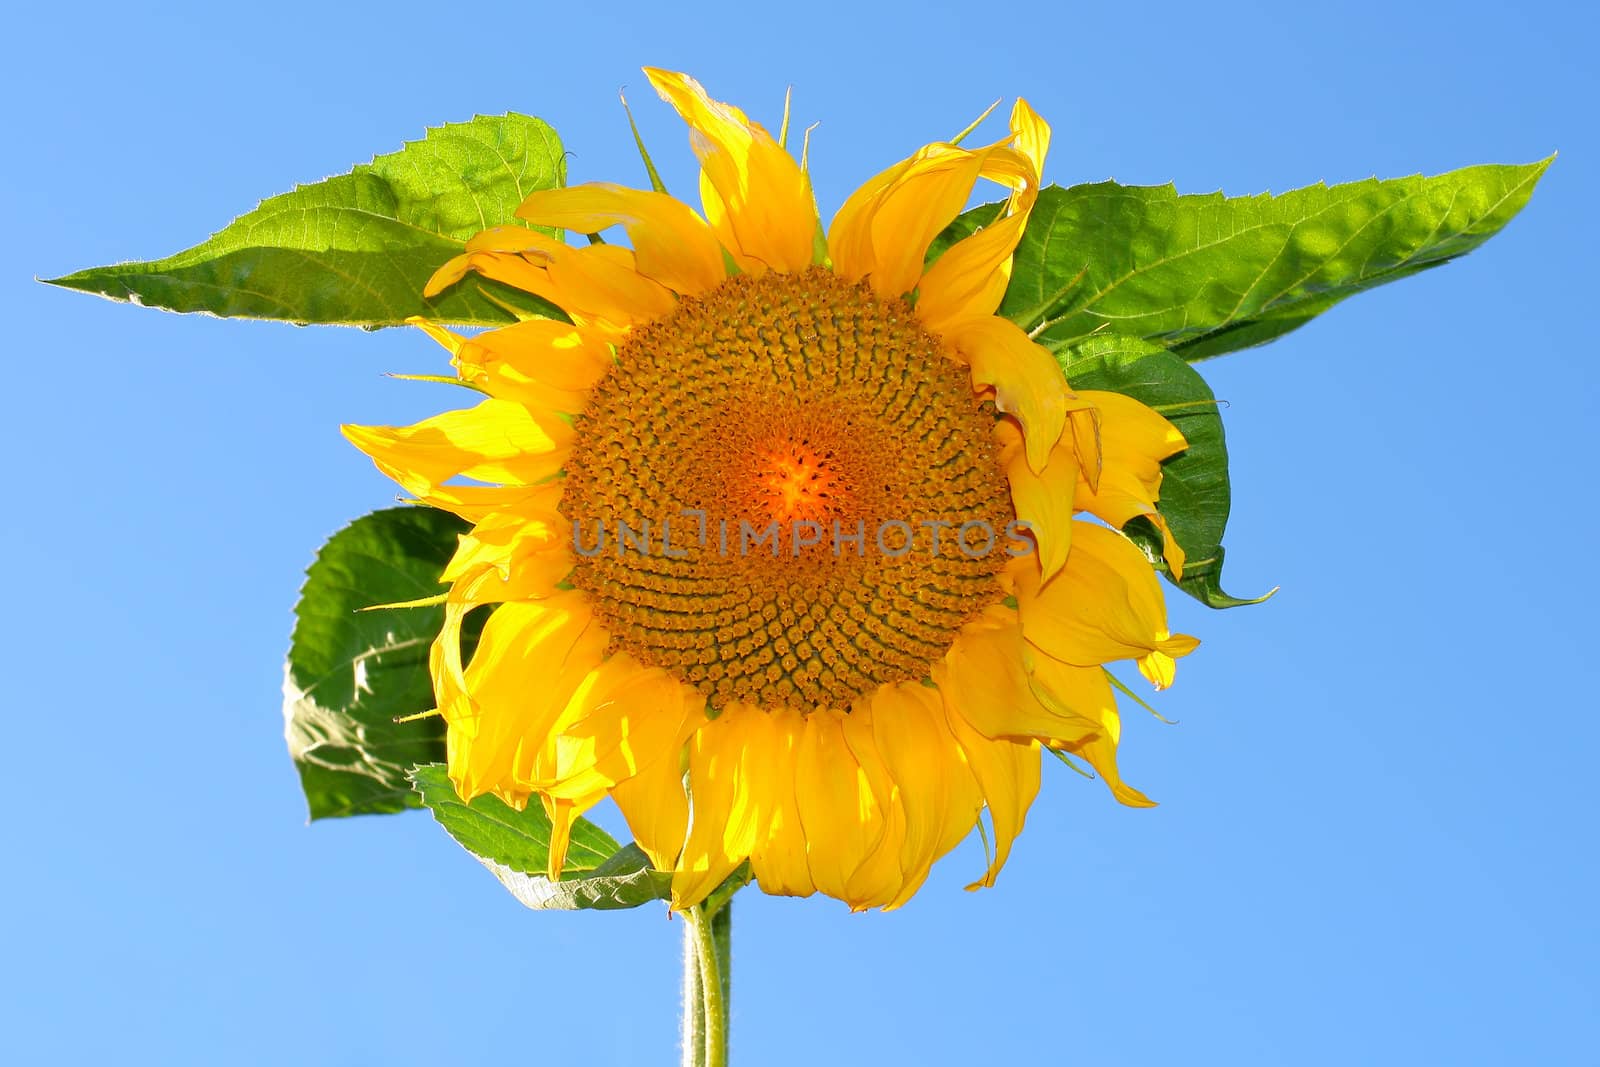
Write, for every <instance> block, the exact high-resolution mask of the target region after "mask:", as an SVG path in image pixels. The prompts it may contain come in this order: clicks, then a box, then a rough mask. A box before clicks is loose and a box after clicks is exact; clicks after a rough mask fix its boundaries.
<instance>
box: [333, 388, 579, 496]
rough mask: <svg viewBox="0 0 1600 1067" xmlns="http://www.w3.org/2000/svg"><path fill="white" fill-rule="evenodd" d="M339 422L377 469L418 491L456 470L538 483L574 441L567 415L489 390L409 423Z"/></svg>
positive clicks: (489, 478)
mask: <svg viewBox="0 0 1600 1067" xmlns="http://www.w3.org/2000/svg"><path fill="white" fill-rule="evenodd" d="M341 429H342V430H343V432H344V435H345V437H347V438H349V440H350V442H351V443H352V444H354V445H355V446H356V447H357V448H359V449H360V450H361V451H363V452H365V453H366V454H367V455H368V456H371V457H372V460H373V462H374V463H376V464H377V466H378V469H379V470H381V471H383V473H385V474H387V475H388V476H389V477H391V478H393V479H394V480H395V481H396V482H398V483H400V485H401V486H402V487H404V488H405V489H406V490H407V491H408V492H411V493H414V494H416V495H418V496H421V495H423V494H425V493H428V492H429V491H430V490H432V489H433V488H434V487H435V486H439V485H442V484H443V483H444V482H446V481H448V480H449V479H451V478H454V477H456V476H458V475H459V476H461V477H464V478H472V479H474V480H476V481H481V482H500V483H503V484H511V485H533V484H535V483H537V482H541V481H543V480H544V479H546V478H549V477H550V476H551V475H553V474H555V473H556V472H557V471H559V470H560V469H561V467H562V464H564V463H565V462H566V457H567V452H568V450H569V449H570V448H571V445H572V427H571V426H569V425H568V424H567V423H566V422H564V421H562V420H561V419H559V418H557V417H556V416H554V415H551V414H544V413H535V412H532V411H530V410H528V409H527V408H525V407H523V406H522V405H521V404H513V403H510V402H508V401H505V400H497V399H494V398H492V397H491V398H490V399H488V400H485V401H484V402H483V403H481V404H479V405H478V406H477V407H474V408H467V409H464V410H460V411H447V412H445V413H444V414H442V415H435V416H433V417H432V418H428V419H423V420H422V421H421V422H419V423H416V424H414V425H412V426H343V427H341Z"/></svg>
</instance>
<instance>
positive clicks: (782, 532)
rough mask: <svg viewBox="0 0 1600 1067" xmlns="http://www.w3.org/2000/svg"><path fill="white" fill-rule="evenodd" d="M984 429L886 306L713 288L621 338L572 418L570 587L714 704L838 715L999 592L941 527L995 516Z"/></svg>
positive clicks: (848, 290) (1003, 506)
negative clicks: (584, 405)
mask: <svg viewBox="0 0 1600 1067" xmlns="http://www.w3.org/2000/svg"><path fill="white" fill-rule="evenodd" d="M994 418H995V414H994V409H993V408H992V406H990V405H988V404H986V403H980V402H979V401H978V400H977V399H976V397H975V396H974V394H973V392H972V388H971V386H970V384H969V383H968V381H967V375H966V371H965V369H964V368H962V367H960V366H959V365H957V364H956V363H955V362H954V361H952V360H951V359H949V358H948V357H947V356H946V355H945V354H944V352H943V350H942V348H941V347H940V342H939V340H938V339H937V338H936V337H934V336H933V335H931V334H929V333H928V332H927V331H926V330H925V329H923V327H922V326H921V325H920V324H919V323H918V322H917V320H916V318H915V316H914V315H913V314H912V313H911V311H910V309H909V308H908V307H907V306H906V305H905V304H904V303H903V302H901V301H884V300H881V299H880V298H878V297H877V296H876V295H874V294H873V293H872V291H871V290H870V289H869V288H867V287H866V286H864V285H855V284H852V283H849V282H846V281H844V280H842V279H840V278H839V277H838V276H836V275H834V274H832V273H830V272H828V271H824V270H821V269H813V270H810V271H806V272H804V273H801V274H779V273H776V272H769V273H766V274H761V275H756V276H752V275H738V276H736V277H733V278H729V279H728V280H727V281H725V282H723V283H722V284H721V285H719V286H717V287H716V288H715V289H713V290H711V291H710V292H708V293H706V294H704V295H702V296H700V297H696V298H686V299H684V300H682V301H681V302H680V303H679V305H678V306H677V308H676V310H674V311H673V312H672V313H670V314H668V315H666V316H664V317H663V318H661V319H658V320H657V321H655V322H653V323H650V324H648V325H645V326H642V327H639V328H637V329H635V330H634V331H633V332H632V333H631V334H630V335H629V336H628V338H627V339H626V340H625V341H624V343H623V344H622V345H621V346H620V347H619V349H618V351H617V359H616V363H615V365H614V366H613V367H612V368H611V369H610V370H609V371H608V372H607V374H606V376H605V378H604V379H602V380H601V382H600V383H599V384H598V385H597V386H596V387H595V390H594V392H593V394H592V396H591V399H590V403H589V407H588V409H587V410H586V411H585V412H583V413H582V414H581V415H579V416H578V417H577V419H576V420H575V422H574V430H575V431H576V438H575V440H574V443H573V450H572V456H571V459H570V460H569V462H568V466H567V480H566V485H565V487H564V489H563V494H562V511H563V513H564V514H565V515H566V517H567V518H568V519H570V520H572V521H573V522H574V523H575V524H576V525H577V527H578V536H577V538H576V544H577V546H578V547H579V548H580V549H581V551H579V552H578V553H577V556H576V563H575V566H574V569H573V572H572V576H571V578H570V579H569V580H570V581H571V583H572V584H573V585H574V586H575V587H577V588H579V589H583V590H584V591H586V592H587V593H588V594H590V597H591V599H592V600H593V602H594V605H595V611H596V617H597V619H598V620H599V621H600V622H601V623H602V624H603V625H604V626H605V628H606V632H607V633H609V634H610V635H611V639H612V647H613V648H615V649H622V650H626V651H628V652H629V653H630V654H632V655H633V656H634V657H636V658H637V659H639V660H640V661H641V662H643V663H647V664H650V665H652V666H657V667H661V668H663V669H665V670H667V671H669V672H670V673H672V674H673V675H675V676H676V677H678V678H679V679H681V680H683V681H685V682H687V683H689V684H691V685H694V686H696V687H698V688H700V689H701V690H702V691H703V692H705V693H706V695H707V697H708V698H709V700H710V702H711V705H712V707H714V708H721V707H724V706H726V705H727V704H728V703H729V702H730V701H743V702H747V703H752V704H757V705H759V706H763V707H769V708H770V707H778V706H791V707H797V708H800V709H801V710H810V709H812V708H816V707H835V708H848V707H849V706H850V705H851V703H852V702H853V701H854V700H855V699H857V698H858V697H861V696H863V695H866V694H868V693H870V692H872V691H873V690H874V689H876V688H877V687H878V686H880V685H883V684H886V683H889V682H896V681H909V680H917V679H922V678H926V677H927V675H928V669H929V667H930V666H931V665H932V663H933V662H935V661H936V660H937V659H938V658H940V657H941V656H943V655H944V654H945V652H946V651H948V649H949V647H950V645H951V642H952V641H953V640H954V639H955V636H956V633H957V631H958V630H959V628H960V627H961V626H962V625H963V624H964V623H965V622H967V621H968V620H969V619H971V618H972V617H973V616H974V615H975V614H976V613H977V612H979V611H981V610H982V609H983V608H984V607H985V606H987V605H988V604H991V603H993V602H994V601H996V600H998V599H999V598H1000V596H1001V590H1000V586H999V582H998V580H997V575H998V574H999V572H1000V569H1001V568H1002V566H1003V565H1004V563H1005V561H1006V559H1007V557H1006V556H1005V554H1004V552H1003V550H1001V549H1000V548H996V549H995V550H994V551H992V552H988V553H987V554H972V553H970V552H968V551H964V550H963V548H962V543H961V538H960V537H959V536H958V531H959V529H960V527H961V526H962V524H964V523H965V524H978V525H979V526H983V527H988V528H989V529H992V530H993V531H995V533H996V534H997V536H998V541H999V542H1000V543H1002V544H1003V542H1004V540H1005V531H1006V525H1007V523H1009V522H1010V520H1011V518H1012V517H1013V512H1012V511H1011V502H1010V494H1009V491H1008V489H1007V486H1006V481H1005V478H1004V476H1003V475H1002V473H1001V471H1000V469H999V464H998V460H997V458H996V450H995V445H994V441H993V427H994ZM602 529H603V530H604V539H603V541H601V542H599V543H598V547H597V540H596V538H597V535H598V534H599V533H600V531H601V530H602ZM975 540H977V541H978V542H981V541H982V540H983V538H982V537H981V536H979V537H976V538H975Z"/></svg>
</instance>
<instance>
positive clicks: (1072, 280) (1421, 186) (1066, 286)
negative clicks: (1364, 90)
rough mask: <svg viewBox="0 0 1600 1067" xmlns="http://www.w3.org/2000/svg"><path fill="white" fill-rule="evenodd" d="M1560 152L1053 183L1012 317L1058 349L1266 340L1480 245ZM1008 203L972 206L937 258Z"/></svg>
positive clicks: (1033, 224) (1188, 351)
mask: <svg viewBox="0 0 1600 1067" xmlns="http://www.w3.org/2000/svg"><path fill="white" fill-rule="evenodd" d="M1552 159H1554V157H1553V156H1552V157H1551V159H1546V160H1543V161H1541V162H1538V163H1530V164H1526V165H1522V166H1480V167H1467V168H1466V169H1464V170H1456V171H1451V172H1449V173H1448V174H1441V175H1437V176H1435V177H1431V178H1424V177H1420V176H1418V177H1410V178H1396V179H1392V180H1388V181H1378V180H1376V179H1369V180H1367V181H1360V182H1351V183H1349V184H1347V185H1336V186H1333V187H1332V188H1329V187H1328V186H1325V185H1322V184H1317V185H1313V186H1309V187H1307V188H1304V189H1298V190H1295V191H1293V192H1288V193H1283V194H1281V195H1278V196H1272V195H1270V194H1266V193H1263V194H1260V195H1258V196H1245V197H1225V196H1223V195H1222V194H1221V193H1210V194H1207V195H1203V196H1179V195H1178V194H1177V193H1176V192H1175V191H1174V190H1173V188H1172V186H1170V185H1163V186H1127V185H1118V184H1117V183H1115V182H1099V183H1096V184H1092V185H1076V186H1073V187H1072V188H1070V189H1063V188H1061V187H1059V186H1052V187H1050V188H1048V189H1045V190H1044V191H1043V192H1042V193H1041V194H1040V196H1039V202H1038V204H1037V205H1036V206H1035V207H1034V209H1033V214H1032V215H1031V217H1030V218H1029V220H1028V227H1027V230H1026V232H1025V233H1024V234H1023V237H1022V241H1021V242H1020V243H1019V245H1018V247H1017V252H1016V257H1015V261H1014V265H1013V270H1012V278H1011V284H1010V286H1009V288H1008V289H1007V291H1006V296H1005V300H1004V302H1003V303H1002V304H1001V307H1000V313H1001V314H1002V315H1005V316H1006V317H1007V318H1010V319H1012V320H1013V321H1015V322H1016V323H1017V324H1018V325H1020V326H1022V327H1023V328H1024V329H1027V330H1029V331H1030V332H1031V333H1033V335H1034V337H1035V339H1036V340H1038V341H1039V342H1040V343H1041V344H1044V345H1046V346H1048V347H1050V348H1051V349H1054V350H1060V349H1062V348H1064V347H1065V346H1067V345H1070V344H1072V343H1073V342H1075V341H1077V340H1079V339H1080V338H1083V337H1086V336H1088V335H1089V334H1092V333H1095V332H1097V331H1105V332H1109V333H1115V334H1119V335H1125V336H1132V337H1139V338H1143V339H1144V340H1147V341H1150V342H1152V343H1154V344H1157V345H1159V346H1161V347H1162V348H1169V349H1172V350H1173V351H1176V352H1178V353H1180V354H1181V355H1182V356H1183V357H1184V358H1185V359H1188V360H1191V361H1193V360H1200V359H1208V358H1210V357H1212V356H1218V355H1222V354H1223V353H1224V352H1232V351H1234V350H1236V349H1240V348H1247V347H1250V346H1252V345H1259V344H1264V343H1266V342H1268V341H1271V340H1273V339H1275V338H1277V337H1280V336H1282V335H1283V334H1286V333H1288V332H1289V331H1290V330H1293V329H1295V328H1296V327H1299V326H1301V325H1304V324H1305V323H1306V322H1307V321H1309V320H1310V319H1312V318H1313V317H1315V316H1316V315H1319V314H1321V313H1322V312H1323V311H1326V310H1327V309H1328V308H1330V307H1332V306H1333V305H1334V304H1337V303H1338V302H1339V301H1341V300H1343V299H1344V298H1345V297H1347V296H1350V295H1352V294H1354V293H1358V292H1361V291H1362V290H1364V289H1370V288H1372V287H1373V286H1376V285H1382V284H1383V283H1384V282H1389V281H1394V280H1395V279H1397V278H1403V277H1406V276H1407V275H1410V274H1415V273H1417V272H1418V271H1421V270H1426V269H1428V268H1429V267H1436V266H1439V265H1440V264H1442V263H1445V262H1448V261H1449V260H1451V259H1454V258H1455V257H1457V256H1460V255H1464V254H1466V253H1467V252H1470V251H1472V250H1473V249H1474V248H1476V247H1478V246H1479V245H1481V244H1482V243H1483V242H1484V241H1487V240H1488V239H1489V238H1490V237H1492V236H1494V234H1496V233H1498V232H1499V230H1500V229H1501V227H1503V226H1505V224H1506V223H1507V222H1509V221H1510V220H1511V218H1512V217H1513V216H1514V215H1516V214H1517V212H1518V211H1520V210H1521V209H1522V207H1523V205H1524V204H1526V203H1527V201H1528V197H1529V196H1531V195H1532V193H1533V188H1534V185H1535V184H1536V183H1537V182H1538V180H1539V178H1540V176H1541V175H1543V174H1544V172H1545V169H1546V168H1547V167H1549V165H1550V163H1551V160H1552ZM999 209H1000V205H999V204H986V205H983V206H981V207H978V208H974V209H973V210H972V211H969V212H967V213H966V214H964V215H963V216H962V217H961V218H960V219H958V220H957V221H956V223H955V224H954V225H953V226H952V227H951V228H950V229H949V230H947V231H946V232H945V234H943V235H941V237H940V239H939V241H937V242H936V243H935V248H934V253H935V254H938V253H940V252H942V251H943V250H944V249H946V248H948V247H949V245H950V244H951V243H953V241H954V240H956V239H957V238H959V237H962V236H965V235H966V234H968V233H971V232H973V230H975V229H976V228H978V227H979V226H981V225H984V224H986V223H988V222H989V221H991V220H993V219H994V218H996V217H997V214H998V211H999ZM1080 274H1081V277H1080Z"/></svg>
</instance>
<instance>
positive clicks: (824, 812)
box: [795, 709, 884, 901]
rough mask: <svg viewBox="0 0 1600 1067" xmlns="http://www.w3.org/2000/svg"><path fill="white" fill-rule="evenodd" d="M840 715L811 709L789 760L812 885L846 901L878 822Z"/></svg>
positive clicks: (875, 841) (881, 825) (879, 829)
mask: <svg viewBox="0 0 1600 1067" xmlns="http://www.w3.org/2000/svg"><path fill="white" fill-rule="evenodd" d="M845 714H846V713H845V712H842V711H837V710H833V709H817V710H814V711H812V712H811V713H810V714H808V715H807V716H806V721H805V731H804V733H803V734H802V735H801V739H800V747H799V751H798V752H797V753H796V759H795V799H796V800H797V801H798V803H799V807H800V823H801V825H802V826H804V827H805V833H806V860H807V864H808V866H809V867H810V869H811V880H812V882H813V883H814V884H815V885H816V887H817V888H818V889H819V890H821V891H822V892H824V893H826V894H828V895H829V896H830V897H834V898H836V899H838V900H843V901H849V900H850V893H849V884H850V879H851V876H853V875H854V874H855V873H856V870H857V869H858V868H859V867H860V866H861V864H862V862H863V861H864V860H865V859H866V858H867V855H868V854H869V853H870V852H871V851H872V849H873V848H874V847H875V846H876V845H877V844H878V839H879V838H880V837H881V836H882V834H883V831H884V819H883V813H882V811H881V810H880V809H879V808H878V804H877V800H876V798H875V797H874V796H873V793H872V786H871V783H870V782H868V780H867V775H866V772H864V771H863V770H862V769H861V764H860V762H859V761H857V759H856V758H855V756H854V755H853V754H852V753H851V752H850V746H849V744H848V743H847V742H846V741H845V735H844V718H845Z"/></svg>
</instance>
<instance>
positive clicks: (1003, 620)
mask: <svg viewBox="0 0 1600 1067" xmlns="http://www.w3.org/2000/svg"><path fill="white" fill-rule="evenodd" d="M931 674H932V676H933V684H934V685H936V686H938V687H939V692H940V693H942V694H944V701H945V707H946V709H947V710H948V711H949V713H950V714H951V715H955V716H959V717H961V718H962V719H964V720H965V721H966V722H968V723H970V724H971V725H972V727H973V729H975V730H977V731H978V733H980V734H982V735H983V736H984V737H989V738H996V737H1006V738H1012V739H1025V738H1030V737H1038V738H1044V739H1046V740H1052V739H1054V738H1057V737H1059V736H1062V731H1063V730H1066V729H1075V727H1074V726H1073V725H1072V724H1063V723H1062V722H1061V719H1060V717H1059V716H1058V715H1056V714H1055V713H1053V712H1051V711H1050V710H1048V709H1047V708H1045V707H1044V706H1042V705H1041V704H1040V703H1039V702H1038V700H1036V699H1034V695H1033V690H1032V688H1031V686H1030V685H1029V682H1028V674H1027V671H1026V670H1025V668H1024V664H1023V643H1022V625H1021V623H1020V622H1019V621H1018V619H1017V613H1016V611H1015V610H1013V609H1011V608H1008V607H1004V606H1001V605H992V606H990V607H989V608H986V609H985V610H984V612H983V613H982V614H981V615H979V616H978V618H976V619H974V620H973V621H972V622H969V623H967V624H966V625H965V626H963V627H962V628H961V630H960V632H959V633H958V634H957V635H956V639H955V641H954V642H953V643H952V644H951V646H950V651H949V652H947V653H945V656H944V658H943V659H942V660H939V661H938V662H936V663H935V664H934V665H933V667H932V668H931ZM1069 736H1075V734H1070V735H1069Z"/></svg>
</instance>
